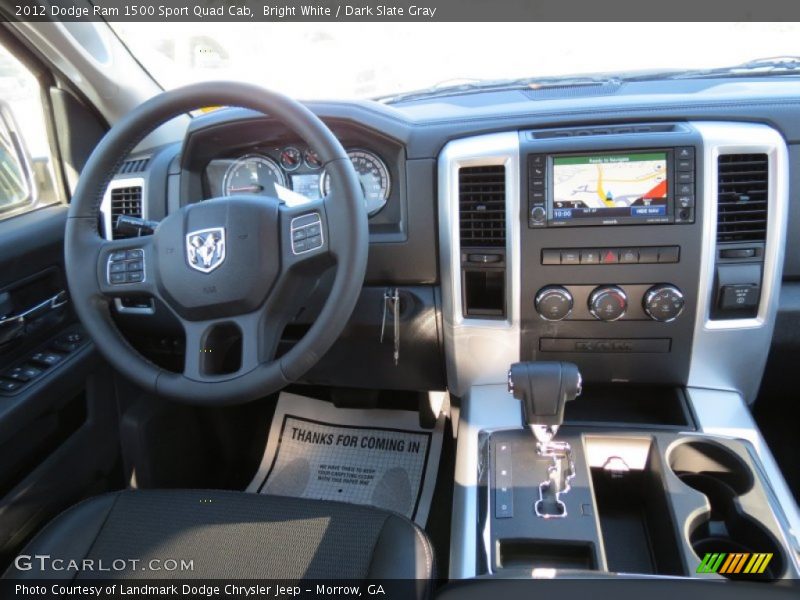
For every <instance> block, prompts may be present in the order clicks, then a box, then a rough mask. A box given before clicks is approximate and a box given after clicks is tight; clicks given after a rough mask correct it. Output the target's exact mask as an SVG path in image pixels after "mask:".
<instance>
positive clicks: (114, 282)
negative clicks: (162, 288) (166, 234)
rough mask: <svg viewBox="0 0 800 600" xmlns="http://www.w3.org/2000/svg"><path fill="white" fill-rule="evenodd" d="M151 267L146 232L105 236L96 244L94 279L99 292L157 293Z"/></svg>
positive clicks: (116, 294) (109, 294)
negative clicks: (125, 236)
mask: <svg viewBox="0 0 800 600" xmlns="http://www.w3.org/2000/svg"><path fill="white" fill-rule="evenodd" d="M155 278H156V273H155V269H154V268H153V242H152V238H150V237H149V236H145V237H139V238H128V239H121V240H109V241H105V242H103V243H102V244H100V249H99V252H98V258H97V280H98V282H99V288H100V293H101V294H103V295H104V296H107V297H110V298H119V297H122V296H151V297H157V296H158V291H157V286H156V283H155Z"/></svg>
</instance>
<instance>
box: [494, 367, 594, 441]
mask: <svg viewBox="0 0 800 600" xmlns="http://www.w3.org/2000/svg"><path fill="white" fill-rule="evenodd" d="M581 385H582V379H581V373H580V371H579V370H578V367H577V366H576V365H574V364H573V363H568V362H519V363H514V364H513V365H511V368H510V369H509V371H508V390H509V391H510V392H511V393H512V394H513V395H514V397H515V398H517V399H518V400H520V401H521V402H522V417H523V419H524V421H525V424H526V425H528V426H529V427H531V429H533V432H534V435H535V436H536V438H537V440H538V441H540V442H543V443H546V442H549V441H550V439H551V438H552V436H553V435H555V433H556V431H557V430H558V426H559V425H561V423H563V422H564V406H565V405H566V403H567V402H569V401H571V400H574V399H575V398H576V397H577V396H578V395H580V393H581ZM540 436H541V437H540Z"/></svg>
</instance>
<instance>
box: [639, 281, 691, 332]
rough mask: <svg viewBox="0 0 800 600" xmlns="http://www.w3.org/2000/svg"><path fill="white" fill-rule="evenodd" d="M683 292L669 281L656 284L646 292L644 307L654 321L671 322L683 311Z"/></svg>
mask: <svg viewBox="0 0 800 600" xmlns="http://www.w3.org/2000/svg"><path fill="white" fill-rule="evenodd" d="M683 305H684V298H683V292H681V291H680V290H679V289H678V288H677V287H675V286H674V285H671V284H669V283H664V284H659V285H654V286H653V287H651V288H650V289H649V290H647V292H645V294H644V298H643V299H642V308H644V312H646V313H647V316H649V317H650V318H651V319H653V320H654V321H661V322H662V323H669V322H670V321H674V320H675V319H677V318H678V315H680V314H681V311H683Z"/></svg>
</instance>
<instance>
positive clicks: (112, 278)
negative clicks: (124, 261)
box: [108, 273, 125, 283]
mask: <svg viewBox="0 0 800 600" xmlns="http://www.w3.org/2000/svg"><path fill="white" fill-rule="evenodd" d="M108 281H109V282H110V283H125V273H111V274H110V275H109V276H108Z"/></svg>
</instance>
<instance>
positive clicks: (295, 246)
mask: <svg viewBox="0 0 800 600" xmlns="http://www.w3.org/2000/svg"><path fill="white" fill-rule="evenodd" d="M306 250H308V242H307V240H298V241H296V242H294V243H292V251H294V253H295V254H300V253H301V252H305V251H306Z"/></svg>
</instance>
